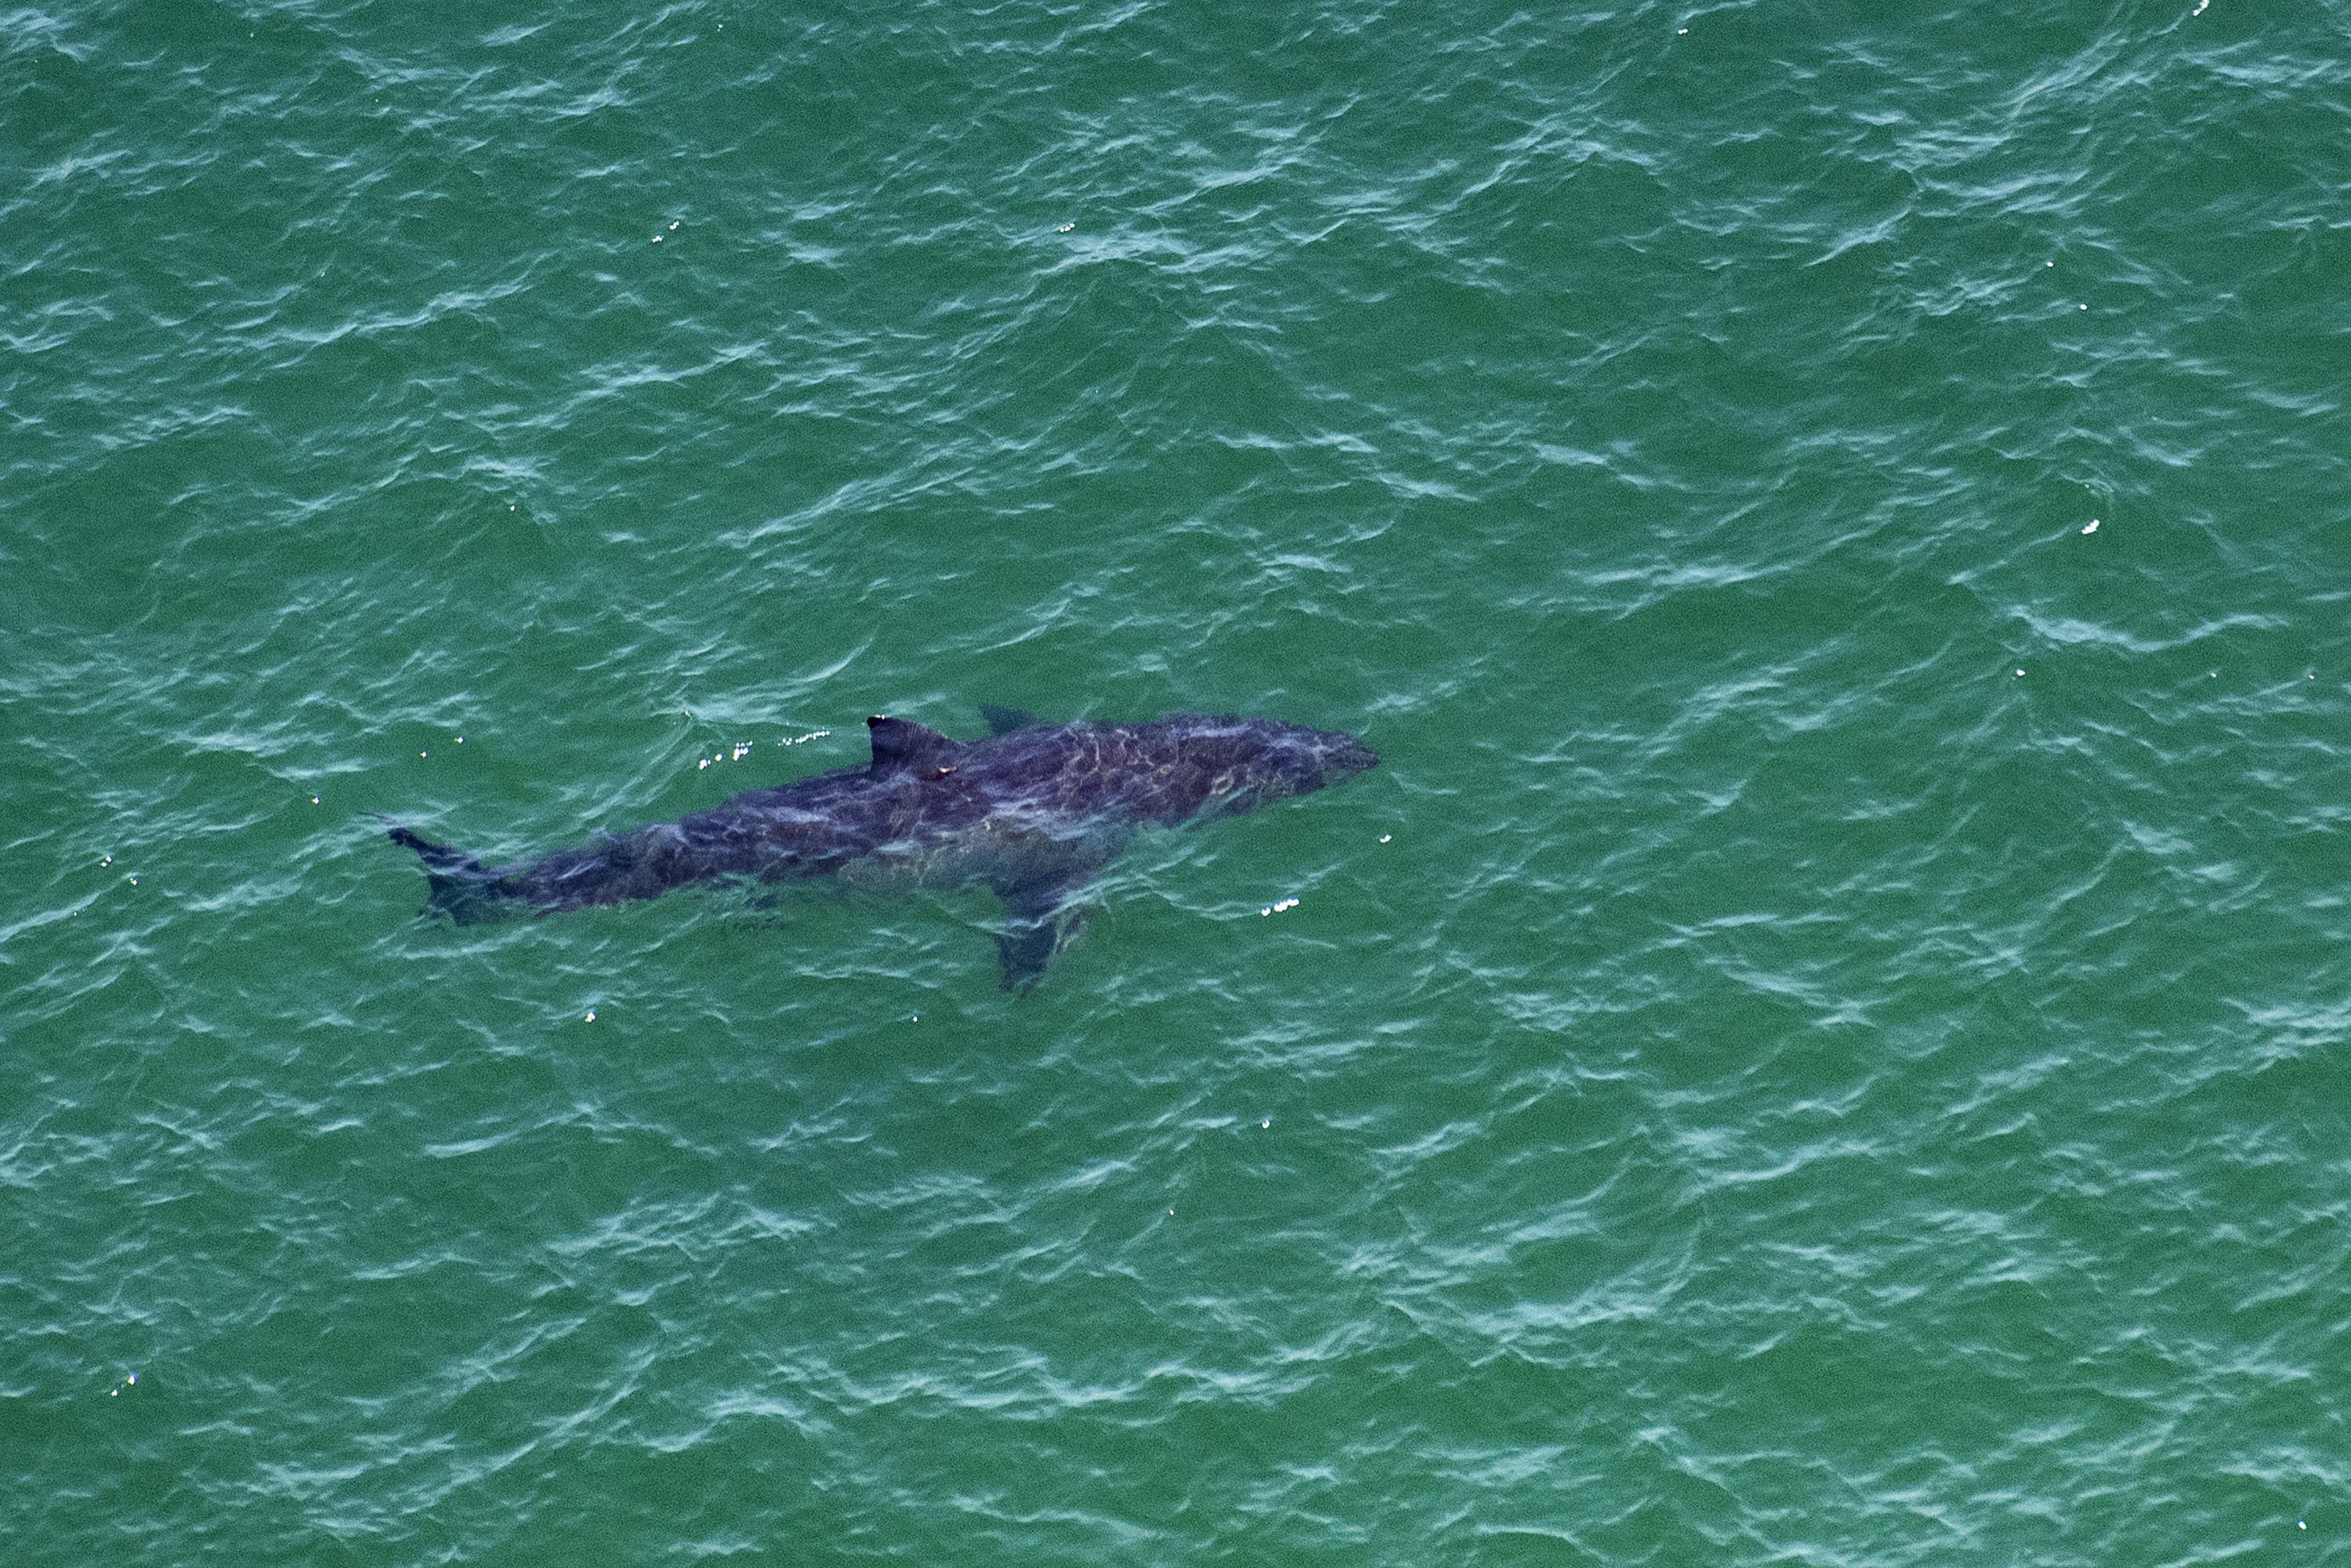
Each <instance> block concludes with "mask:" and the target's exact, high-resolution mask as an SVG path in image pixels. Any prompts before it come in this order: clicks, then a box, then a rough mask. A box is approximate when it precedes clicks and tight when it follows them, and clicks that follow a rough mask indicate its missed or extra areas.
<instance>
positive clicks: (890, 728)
mask: <svg viewBox="0 0 2351 1568" xmlns="http://www.w3.org/2000/svg"><path fill="white" fill-rule="evenodd" d="M865 727H866V728H867V729H869V730H871V731H872V735H873V777H875V778H877V779H878V778H880V777H882V776H883V774H885V773H896V772H899V771H901V770H903V769H905V768H914V769H915V770H917V771H918V772H920V773H922V774H923V775H924V776H925V778H932V779H944V778H945V777H946V776H947V775H948V774H949V773H952V772H954V771H955V764H956V754H957V753H958V752H960V751H962V750H963V747H962V745H961V744H960V743H959V742H956V741H953V740H949V739H948V738H947V737H946V736H944V735H941V734H940V733H939V732H938V731H937V730H935V729H932V728H929V727H926V726H924V725H919V724H916V723H915V722H914V720H913V719H910V718H883V716H880V715H879V714H876V715H875V716H873V717H872V718H869V719H867V720H866V721H865Z"/></svg>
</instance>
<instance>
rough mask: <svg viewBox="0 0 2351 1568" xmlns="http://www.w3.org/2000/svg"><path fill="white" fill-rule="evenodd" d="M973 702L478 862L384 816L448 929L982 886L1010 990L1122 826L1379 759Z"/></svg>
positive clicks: (1256, 803)
mask: <svg viewBox="0 0 2351 1568" xmlns="http://www.w3.org/2000/svg"><path fill="white" fill-rule="evenodd" d="M981 712H982V714H983V716H985V717H986V718H987V725H988V728H989V731H990V733H989V734H988V735H987V737H984V738H980V739H976V740H967V741H964V740H954V739H950V738H949V737H947V736H946V735H944V734H942V733H940V732H939V731H937V730H935V729H931V728H927V727H925V726H923V725H920V724H916V723H914V722H913V721H912V720H909V719H903V718H891V717H887V716H879V715H877V716H874V717H872V718H869V719H867V720H866V721H865V723H866V727H867V731H868V735H869V737H870V739H871V742H872V760H871V761H870V762H868V763H867V764H866V765H865V766H864V767H862V768H841V769H839V770H837V771H834V772H831V773H821V774H818V775H816V776H814V777H812V778H807V779H799V780H798V781H797V782H794V783H789V784H783V785H778V786H776V787H774V788H770V789H748V790H746V791H744V792H743V793H742V794H739V795H737V796H735V797H734V798H732V799H731V800H726V801H725V802H724V803H723V804H720V805H717V806H714V807H712V808H710V809H709V810H704V811H693V812H689V813H687V814H686V815H685V816H684V818H682V819H680V820H679V821H674V822H654V823H651V824H649V825H647V826H644V827H640V828H637V829H634V830H633V831H629V832H624V833H610V832H608V833H604V834H601V835H600V836H599V837H597V838H596V839H594V840H593V841H590V842H588V843H585V844H582V845H579V846H577V847H574V848H570V849H562V850H557V851H555V852H553V853H551V854H547V855H544V856H541V857H540V858H538V859H537V860H533V861H519V862H514V863H512V864H508V865H496V866H491V865H485V864H483V863H482V862H481V860H480V858H479V857H477V856H474V855H469V854H467V853H465V852H464V851H462V850H457V849H453V848H451V847H450V846H449V845H447V844H441V843H434V842H433V841H430V840H428V839H426V838H424V837H423V835H421V834H419V833H417V832H416V831H413V829H411V828H408V827H406V826H403V825H401V824H399V823H396V822H388V823H387V826H388V827H389V831H390V836H391V838H392V841H393V842H394V843H396V844H400V845H402V846H403V847H405V848H407V849H410V850H413V851H414V852H416V854H417V855H418V857H419V858H420V859H421V860H422V861H423V865H424V874H425V878H426V881H427V882H428V883H429V884H430V887H431V894H430V897H429V901H428V903H427V905H426V910H427V912H428V913H432V912H438V913H440V914H443V915H448V916H449V917H451V918H453V919H455V920H456V921H457V922H459V923H460V924H474V923H477V922H482V921H490V920H497V919H503V918H506V917H507V916H509V915H517V914H522V913H529V912H536V913H538V914H542V915H545V914H552V913H555V912H558V911H561V910H573V909H586V908H590V907H593V906H596V905H599V904H619V903H622V902H623V901H624V900H629V899H649V898H658V897H660V896H662V895H663V894H665V893H668V892H670V891H671V890H672V889H674V888H679V887H684V886H687V885H689V884H692V883H713V882H723V881H730V880H732V881H749V882H753V883H786V882H798V881H811V880H818V879H823V878H831V879H833V880H835V881H837V882H840V883H846V884H848V885H850V886H852V887H857V888H862V889H869V890H873V891H884V892H886V891H895V890H909V889H914V888H924V887H960V886H967V885H971V884H975V883H977V884H982V885H985V886H987V887H988V888H990V889H992V890H994V892H995V893H996V894H998V897H1000V898H1001V899H1002V900H1003V902H1004V907H1005V920H1004V925H1003V927H1002V929H1001V931H1000V933H999V934H998V937H997V955H998V960H999V964H1000V967H1001V968H1002V971H1003V980H1004V986H1005V988H1006V989H1008V990H1015V991H1025V990H1027V989H1029V988H1031V987H1033V986H1034V985H1035V984H1036V983H1037V981H1038V980H1039V979H1040V977H1042V976H1043V975H1044V973H1045V970H1046V968H1047V967H1048V966H1049V965H1050V963H1051V962H1052V960H1053V958H1054V956H1056V955H1057V954H1059V953H1060V952H1061V950H1062V949H1063V948H1064V947H1066V946H1068V945H1069V943H1070V941H1071V939H1072V937H1073V936H1075V935H1076V932H1077V930H1078V928H1079V926H1080V925H1081V924H1082V922H1083V920H1084V918H1085V916H1086V915H1087V914H1088V913H1089V911H1088V909H1087V907H1086V905H1085V904H1084V903H1083V901H1082V895H1083V894H1084V892H1085V890H1086V886H1087V884H1088V883H1090V882H1092V880H1093V878H1094V877H1095V876H1097V875H1098V874H1100V873H1102V871H1103V870H1104V868H1106V867H1107V866H1108V865H1109V864H1110V863H1111V862H1112V861H1113V860H1114V859H1115V858H1116V857H1117V856H1118V854H1119V852H1120V851H1121V850H1123V848H1124V847H1125V846H1126V844H1127V843H1128V842H1129V841H1131V840H1132V839H1133V838H1134V836H1135V834H1136V833H1138V832H1140V831H1143V830H1144V829H1146V828H1152V827H1170V828H1172V827H1184V826H1193V825H1197V824H1200V823H1204V822H1207V821H1214V820H1216V819H1218V818H1223V817H1230V816H1236V815H1238V814H1239V813H1241V812H1244V811H1253V810H1257V809H1259V807H1262V806H1270V805H1271V804H1273V803H1274V802H1276V801H1279V800H1288V799H1290V797H1292V796H1297V795H1304V794H1308V793H1310V792H1311V791H1313V790H1316V789H1326V788H1328V787H1330V786H1332V785H1334V784H1340V783H1343V782H1344V781H1346V780H1347V779H1352V778H1353V777H1354V776H1355V775H1357V774H1359V773H1362V772H1364V770H1365V769H1367V768H1372V767H1374V766H1376V765H1377V763H1378V762H1379V758H1378V756H1377V754H1375V753H1374V751H1373V750H1372V749H1371V748H1370V747H1367V746H1365V745H1364V743H1363V742H1362V741H1361V740H1359V739H1357V738H1356V737H1354V736H1353V735H1349V734H1347V733H1345V732H1344V731H1342V730H1327V729H1311V728H1308V727H1305V726H1303V725H1295V724H1285V723H1282V722H1280V721H1279V720H1275V719H1266V718H1243V717H1240V716H1237V715H1232V714H1223V715H1207V714H1182V713H1179V714H1166V715H1163V716H1161V717H1159V718H1157V719H1154V720H1151V721H1148V722H1144V723H1136V724H1104V723H1096V722H1092V721H1081V722H1078V723H1074V724H1048V723H1045V722H1043V721H1041V720H1039V719H1037V718H1036V717H1034V716H1031V715H1029V714H1025V713H1021V712H1018V711H1016V710H1013V709H1008V708H998V707H983V708H982V709H981Z"/></svg>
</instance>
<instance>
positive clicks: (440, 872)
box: [385, 822, 517, 925]
mask: <svg viewBox="0 0 2351 1568" xmlns="http://www.w3.org/2000/svg"><path fill="white" fill-rule="evenodd" d="M385 831H386V833H387V835H388V836H389V837H390V838H391V840H392V842H393V843H395V844H400V845H402V846H403V847H405V848H408V849H412V850H414V851H415V852H416V858H417V859H419V860H421V861H423V862H424V880H425V881H426V882H428V883H432V885H433V896H432V900H431V902H430V904H428V905H427V907H428V908H432V909H437V910H440V911H441V912H442V913H444V914H445V915H448V916H450V918H452V919H454V920H455V921H456V922H457V924H458V925H480V924H482V923H484V922H486V921H492V920H499V919H503V918H505V916H506V914H507V909H506V905H507V904H510V903H512V902H513V901H514V899H515V898H516V896H517V894H516V890H515V889H514V887H513V886H512V884H510V883H507V880H506V879H505V878H504V877H502V876H500V875H499V874H498V873H496V872H494V871H492V870H490V869H489V868H488V867H487V866H485V865H484V864H483V863H482V862H480V860H478V859H477V858H475V856H473V855H469V854H467V853H466V852H465V851H463V850H458V849H452V848H451V847H450V846H448V845H447V844H436V843H434V841H432V840H430V839H428V838H426V837H424V836H423V834H422V833H419V832H417V831H415V830H413V829H412V828H404V827H402V826H401V825H400V824H399V823H398V822H387V824H386V828H385Z"/></svg>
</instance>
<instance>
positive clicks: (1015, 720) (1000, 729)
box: [979, 703, 1045, 735]
mask: <svg viewBox="0 0 2351 1568" xmlns="http://www.w3.org/2000/svg"><path fill="white" fill-rule="evenodd" d="M979 716H980V717H982V718H984V719H986V720H987V733H988V734H990V735H1010V734H1011V733H1012V732H1013V731H1014V730H1016V729H1035V728H1036V727H1039V726H1040V725H1041V724H1043V723H1044V722H1045V721H1044V720H1043V719H1041V718H1039V717H1038V716H1036V715H1035V714H1033V713H1024V712H1022V711H1021V710H1020V709H1019V708H1017V707H998V706H996V705H995V704H994V703H982V704H980V705H979Z"/></svg>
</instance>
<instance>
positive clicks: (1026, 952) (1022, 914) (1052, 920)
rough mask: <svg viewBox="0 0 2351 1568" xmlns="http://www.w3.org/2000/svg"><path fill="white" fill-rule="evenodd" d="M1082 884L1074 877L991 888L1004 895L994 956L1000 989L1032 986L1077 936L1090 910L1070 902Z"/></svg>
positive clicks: (1083, 886)
mask: <svg viewBox="0 0 2351 1568" xmlns="http://www.w3.org/2000/svg"><path fill="white" fill-rule="evenodd" d="M1085 885H1086V879H1085V877H1084V876H1082V875H1079V876H1075V877H1068V878H1062V879H1060V880H1054V881H1040V882H1029V883H1020V884H1019V885H1018V886H1014V887H1008V888H999V889H998V890H997V891H998V893H1000V894H1002V895H1003V898H1004V929H1003V931H1002V932H1001V933H1000V934H998V936H997V938H996V956H997V957H998V959H999V960H1000V961H1001V962H1002V964H1003V967H1004V988H1005V989H1006V990H1008V991H1025V990H1027V989H1028V988H1029V987H1031V986H1033V985H1035V984H1036V983H1037V982H1038V980H1039V979H1040V978H1041V977H1043V975H1044V973H1045V968H1046V966H1048V965H1049V964H1050V963H1051V962H1052V961H1053V956H1054V955H1055V954H1057V953H1059V952H1061V949H1062V948H1064V947H1067V946H1069V945H1070V944H1071V943H1072V942H1074V941H1076V940H1077V938H1078V933H1079V931H1080V930H1081V929H1082V928H1083V927H1084V925H1085V923H1086V917H1087V916H1088V915H1092V913H1093V911H1092V909H1090V908H1088V907H1087V906H1086V905H1084V904H1080V903H1078V902H1076V900H1077V897H1078V894H1081V893H1082V892H1083V891H1084V890H1085Z"/></svg>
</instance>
